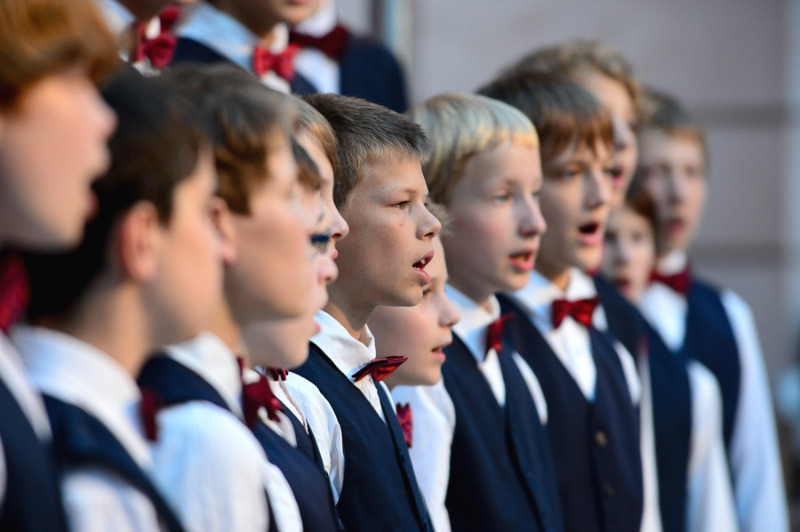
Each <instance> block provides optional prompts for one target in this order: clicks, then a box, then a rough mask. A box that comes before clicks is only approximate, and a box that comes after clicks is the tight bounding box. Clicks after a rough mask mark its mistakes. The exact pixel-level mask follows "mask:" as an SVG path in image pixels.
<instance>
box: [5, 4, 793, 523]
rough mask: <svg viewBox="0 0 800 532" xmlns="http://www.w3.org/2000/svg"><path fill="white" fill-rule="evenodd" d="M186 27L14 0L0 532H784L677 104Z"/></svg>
mask: <svg viewBox="0 0 800 532" xmlns="http://www.w3.org/2000/svg"><path fill="white" fill-rule="evenodd" d="M183 3H186V4H187V5H182V6H180V9H178V7H177V6H168V7H166V6H164V5H163V4H164V2H159V1H140V0H97V1H96V2H92V0H26V1H25V2H19V1H17V0H0V249H2V261H3V262H2V276H1V277H0V297H2V300H0V305H2V306H3V309H2V312H1V313H0V319H2V323H0V326H2V329H3V331H4V332H3V333H0V413H2V414H1V415H0V444H1V445H2V447H0V449H1V450H2V454H0V530H14V531H17V530H19V531H51V530H52V531H59V530H73V531H92V532H93V531H106V530H108V531H111V530H113V531H150V530H169V531H181V530H187V531H220V532H222V531H226V532H229V531H237V532H238V531H251V530H252V531H266V530H270V531H273V530H274V531H281V532H284V531H302V530H308V531H312V530H313V531H316V530H319V531H337V530H350V531H398V532H407V531H411V530H424V531H430V530H436V531H438V532H441V531H448V530H454V531H473V530H474V531H490V530H503V531H506V530H514V531H547V532H593V531H597V532H640V531H641V532H662V531H663V532H684V531H686V532H711V531H713V532H718V531H719V532H728V531H739V530H741V531H744V532H773V531H774V532H785V531H788V517H787V510H786V501H785V496H784V493H783V487H782V478H781V470H780V464H779V459H778V451H777V442H776V434H775V426H774V421H773V414H772V410H771V405H770V397H769V389H768V386H767V380H766V375H765V369H764V363H763V359H762V354H761V351H760V347H759V343H758V337H757V334H756V331H755V327H754V324H753V318H752V316H751V313H750V310H749V308H748V306H747V305H746V304H745V303H744V302H743V301H742V300H741V299H740V298H739V297H738V296H736V295H735V294H734V293H732V292H730V291H728V290H724V289H720V288H718V287H715V286H713V285H711V284H709V283H706V282H704V281H702V280H700V279H698V278H697V277H696V276H695V275H694V273H693V272H692V271H691V269H690V264H689V260H688V254H687V249H688V248H689V246H690V244H691V241H692V237H693V236H694V234H695V232H696V229H697V225H698V223H699V220H700V218H701V214H702V209H703V205H704V202H705V199H706V192H707V175H706V168H707V158H708V154H707V152H706V144H705V139H704V134H703V129H702V126H701V125H700V124H699V123H698V122H697V121H696V120H695V119H694V118H693V117H692V116H691V115H690V114H688V113H687V111H686V110H685V109H684V108H683V107H682V106H681V104H680V103H679V102H677V101H676V100H674V99H673V98H671V97H669V96H667V95H664V94H661V93H658V92H656V91H652V90H645V89H644V88H642V87H641V85H640V84H639V82H638V81H637V80H636V78H635V77H634V76H633V74H632V72H631V69H630V66H629V65H628V63H627V62H626V61H625V60H624V58H622V57H621V56H620V55H619V53H618V52H616V51H615V50H613V49H610V48H608V47H606V46H604V45H602V44H598V43H595V42H583V41H581V42H572V43H567V44H564V45H561V46H557V47H553V48H547V49H542V50H537V51H534V52H533V53H531V54H529V55H527V56H525V57H523V58H521V59H520V60H519V61H517V62H516V63H515V64H513V65H511V66H509V67H508V68H506V69H505V70H504V71H503V72H502V73H501V74H500V75H499V76H497V77H496V78H495V79H493V80H490V81H488V82H487V83H486V84H485V85H483V86H482V87H481V88H480V89H479V90H478V91H477V94H456V93H452V94H443V95H439V96H436V97H434V98H431V99H429V100H427V101H425V102H422V103H421V104H419V105H417V106H416V107H414V108H412V109H411V110H410V111H408V112H407V114H405V115H404V114H399V112H403V111H405V107H406V97H405V93H404V91H403V80H402V73H401V72H400V69H399V67H398V65H397V62H396V61H395V60H394V59H393V58H392V57H391V54H389V52H388V51H387V50H386V49H385V48H384V47H382V46H380V45H377V44H375V43H373V42H372V41H369V40H366V39H363V38H361V37H358V36H356V35H353V34H352V33H351V32H350V31H349V30H347V29H346V28H344V27H343V26H341V25H339V24H338V23H337V21H336V17H335V9H334V6H333V3H332V1H319V2H314V1H312V2H297V1H292V0H264V1H259V2H253V1H252V0H205V1H200V2H196V3H192V2H183ZM189 4H191V5H189ZM98 7H99V8H100V9H98ZM295 67H297V68H295ZM292 93H293V94H292ZM337 93H342V94H348V95H349V96H343V95H341V94H337ZM368 100H370V101H368ZM390 108H391V109H390Z"/></svg>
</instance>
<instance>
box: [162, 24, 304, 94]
mask: <svg viewBox="0 0 800 532" xmlns="http://www.w3.org/2000/svg"><path fill="white" fill-rule="evenodd" d="M186 61H195V62H198V63H220V62H225V63H231V64H235V63H233V62H232V61H231V60H230V59H228V58H227V57H225V56H224V55H222V54H220V53H219V52H217V51H216V50H214V49H212V48H209V47H208V46H206V45H205V44H203V43H200V42H197V41H195V40H194V39H189V38H186V37H179V38H178V44H177V46H176V47H175V54H174V55H173V56H172V59H171V60H170V63H169V64H170V65H173V64H176V63H182V62H186ZM237 66H238V65H237ZM290 88H291V91H292V94H311V93H314V92H316V90H315V89H314V86H313V85H311V82H310V81H308V80H307V79H306V78H304V77H303V76H302V75H300V74H298V73H295V75H294V78H293V79H292V82H291V83H290Z"/></svg>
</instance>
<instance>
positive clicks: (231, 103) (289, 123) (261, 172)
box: [163, 63, 296, 214]
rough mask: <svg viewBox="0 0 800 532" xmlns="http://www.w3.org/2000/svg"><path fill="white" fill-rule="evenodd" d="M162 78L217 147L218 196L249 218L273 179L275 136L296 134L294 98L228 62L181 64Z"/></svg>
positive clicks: (287, 137)
mask: <svg viewBox="0 0 800 532" xmlns="http://www.w3.org/2000/svg"><path fill="white" fill-rule="evenodd" d="M163 76H165V77H167V78H168V79H171V80H174V82H175V83H176V84H177V85H178V87H180V90H181V91H182V92H184V93H185V94H187V95H188V97H189V98H190V99H191V100H192V101H194V102H195V105H196V108H197V110H198V112H199V113H203V114H204V115H205V118H206V122H207V125H208V128H209V132H210V136H211V139H212V142H213V144H214V160H215V162H216V166H217V173H218V174H219V191H218V194H219V196H220V197H221V198H222V199H224V200H225V201H226V202H227V204H228V208H229V209H230V210H231V211H232V212H234V213H237V214H250V194H251V193H252V192H253V189H254V188H255V186H256V185H257V184H258V183H262V182H264V181H266V180H268V179H269V174H268V171H267V161H268V158H269V154H270V150H271V145H272V142H274V138H275V137H274V135H276V134H277V135H283V136H284V137H285V138H286V141H287V142H290V139H291V137H292V135H293V133H294V129H295V125H296V111H295V106H294V104H293V98H292V97H290V96H288V95H286V94H282V93H279V92H277V91H274V90H272V89H269V88H267V87H266V86H264V85H263V84H262V83H261V82H260V81H259V80H258V79H257V78H255V77H253V76H252V75H251V74H249V73H247V72H245V71H244V70H242V69H240V68H238V67H236V66H233V65H230V64H227V63H215V64H212V65H200V64H196V63H194V64H193V63H181V64H179V65H177V66H175V67H173V68H171V69H170V70H168V71H167V72H166V73H164V74H163Z"/></svg>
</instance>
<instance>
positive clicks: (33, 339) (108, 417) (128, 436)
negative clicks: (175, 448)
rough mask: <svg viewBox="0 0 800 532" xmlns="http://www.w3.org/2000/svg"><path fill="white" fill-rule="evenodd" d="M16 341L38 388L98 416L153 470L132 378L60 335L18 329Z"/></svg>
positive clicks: (106, 359) (88, 347)
mask: <svg viewBox="0 0 800 532" xmlns="http://www.w3.org/2000/svg"><path fill="white" fill-rule="evenodd" d="M13 341H14V343H15V344H16V346H17V348H18V349H19V351H20V353H21V355H22V360H23V362H24V363H25V367H26V368H27V370H28V375H29V376H30V379H31V381H32V382H33V384H34V386H35V387H36V388H38V389H39V390H41V392H42V393H44V394H47V395H50V396H52V397H55V398H56V399H60V400H62V401H64V402H66V403H70V404H72V405H75V406H77V407H79V408H81V409H82V410H84V411H86V412H87V413H89V414H91V415H93V416H95V417H96V418H97V419H98V420H100V422H101V423H103V425H105V426H106V428H108V429H109V430H110V431H111V433H112V434H113V435H114V436H115V437H116V438H117V439H118V440H119V442H120V443H121V444H122V445H123V447H125V449H126V450H127V451H128V453H129V454H130V455H131V457H132V458H133V459H134V460H135V461H136V462H137V463H138V464H139V466H140V467H142V468H145V469H147V468H149V466H150V464H151V458H150V452H149V451H148V449H147V443H146V442H145V440H144V437H143V434H144V431H143V428H142V423H141V418H140V416H139V405H140V402H141V394H140V392H139V387H138V386H137V385H136V381H135V380H134V378H133V376H131V375H130V374H129V373H128V372H127V371H125V369H124V368H123V367H122V366H120V365H119V364H118V363H117V362H116V361H115V360H114V359H113V358H112V357H111V356H109V355H108V354H106V353H104V352H102V351H100V350H99V349H97V348H95V347H94V346H92V345H90V344H88V343H86V342H84V341H82V340H79V339H77V338H75V337H72V336H69V335H66V334H63V333H60V332H57V331H53V330H50V329H45V328H43V327H30V326H19V327H17V328H15V330H14V331H13Z"/></svg>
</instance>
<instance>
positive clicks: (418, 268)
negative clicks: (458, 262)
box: [412, 251, 433, 285]
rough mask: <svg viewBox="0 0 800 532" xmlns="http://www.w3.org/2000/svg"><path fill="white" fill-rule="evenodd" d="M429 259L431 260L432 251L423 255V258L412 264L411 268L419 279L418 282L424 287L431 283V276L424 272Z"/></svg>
mask: <svg viewBox="0 0 800 532" xmlns="http://www.w3.org/2000/svg"><path fill="white" fill-rule="evenodd" d="M431 259H433V251H429V252H428V253H426V254H425V256H424V257H422V258H421V259H419V260H418V261H417V262H415V263H414V264H412V268H414V272H415V273H416V274H417V277H419V280H420V282H421V283H422V284H423V285H426V284H428V283H430V282H431V276H430V274H429V273H428V272H426V271H425V266H427V265H428V263H430V261H431Z"/></svg>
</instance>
